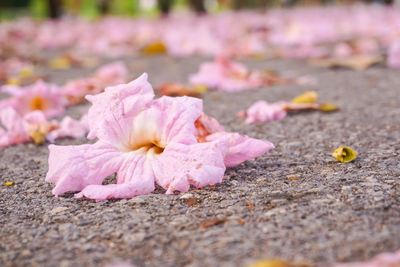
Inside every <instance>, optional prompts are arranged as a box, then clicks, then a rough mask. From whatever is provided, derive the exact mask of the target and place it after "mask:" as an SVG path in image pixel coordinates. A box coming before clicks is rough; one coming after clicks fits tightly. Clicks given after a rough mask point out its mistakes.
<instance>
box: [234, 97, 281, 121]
mask: <svg viewBox="0 0 400 267" xmlns="http://www.w3.org/2000/svg"><path fill="white" fill-rule="evenodd" d="M285 106H286V103H284V102H278V103H267V102H266V101H257V102H256V103H254V104H253V105H251V106H250V107H249V108H248V109H247V111H241V112H239V114H238V116H239V117H247V118H246V120H245V123H246V124H250V123H254V122H260V121H275V120H281V119H283V118H284V117H286V114H287V112H286V110H285Z"/></svg>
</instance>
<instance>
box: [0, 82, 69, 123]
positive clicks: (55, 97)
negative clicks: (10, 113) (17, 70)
mask: <svg viewBox="0 0 400 267" xmlns="http://www.w3.org/2000/svg"><path fill="white" fill-rule="evenodd" d="M2 91H3V92H5V93H8V94H10V95H11V97H10V98H9V99H6V100H4V101H3V102H2V104H0V105H1V106H9V107H12V108H13V109H15V111H17V112H18V114H20V115H21V116H23V115H25V114H27V113H29V112H32V111H35V110H40V111H42V112H43V114H44V115H45V116H46V118H53V117H56V116H59V115H61V114H63V113H64V112H65V106H66V100H65V98H64V96H63V95H62V93H61V90H60V89H59V88H58V87H57V86H56V85H52V84H47V83H45V82H43V81H38V82H36V83H35V84H33V85H31V86H27V87H26V88H21V87H18V86H11V85H8V86H3V87H2Z"/></svg>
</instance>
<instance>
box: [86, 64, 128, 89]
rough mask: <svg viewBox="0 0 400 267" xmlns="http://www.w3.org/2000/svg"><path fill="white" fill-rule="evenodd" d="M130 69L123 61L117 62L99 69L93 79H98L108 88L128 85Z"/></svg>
mask: <svg viewBox="0 0 400 267" xmlns="http://www.w3.org/2000/svg"><path fill="white" fill-rule="evenodd" d="M127 77H128V69H127V68H126V65H125V64H124V63H123V62H122V61H116V62H113V63H110V64H107V65H104V66H103V67H101V68H99V69H98V70H97V71H96V73H95V74H94V76H93V78H95V79H98V80H99V81H101V82H102V83H103V84H105V85H107V86H112V85H117V84H122V83H126V81H127Z"/></svg>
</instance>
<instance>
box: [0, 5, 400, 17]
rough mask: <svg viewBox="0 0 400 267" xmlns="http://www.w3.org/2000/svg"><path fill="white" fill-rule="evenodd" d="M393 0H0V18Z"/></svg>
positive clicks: (264, 7) (95, 15)
mask: <svg viewBox="0 0 400 267" xmlns="http://www.w3.org/2000/svg"><path fill="white" fill-rule="evenodd" d="M393 2H394V0H364V1H360V0H97V1H94V0H1V1H0V19H1V20H7V19H13V18H16V17H20V16H31V17H35V18H46V17H52V18H57V17H60V16H62V15H79V16H83V17H88V18H96V17H97V16H101V15H104V14H111V15H124V16H132V15H145V16H157V15H159V14H164V15H166V14H168V13H169V12H171V11H174V10H188V9H192V10H194V11H195V12H197V13H199V14H202V13H206V12H207V13H214V12H218V11H223V10H229V9H232V10H238V9H254V8H257V9H268V8H273V7H294V6H319V5H332V4H335V5H352V4H355V3H380V4H385V5H391V4H393Z"/></svg>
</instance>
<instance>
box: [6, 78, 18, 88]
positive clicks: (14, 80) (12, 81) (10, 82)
mask: <svg viewBox="0 0 400 267" xmlns="http://www.w3.org/2000/svg"><path fill="white" fill-rule="evenodd" d="M6 84H8V85H17V86H18V85H21V80H20V79H19V78H16V77H12V78H9V79H8V80H7V81H6Z"/></svg>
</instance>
